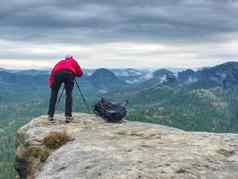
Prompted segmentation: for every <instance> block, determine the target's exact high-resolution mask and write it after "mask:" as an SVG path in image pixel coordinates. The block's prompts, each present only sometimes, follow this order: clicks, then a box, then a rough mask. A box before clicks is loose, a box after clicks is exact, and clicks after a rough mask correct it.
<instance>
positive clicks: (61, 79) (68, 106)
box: [48, 71, 75, 117]
mask: <svg viewBox="0 0 238 179" xmlns="http://www.w3.org/2000/svg"><path fill="white" fill-rule="evenodd" d="M74 79H75V76H74V75H73V74H72V73H71V72H69V71H61V72H59V73H58V74H56V76H55V81H54V83H53V85H52V87H51V96H50V101H49V111H48V115H49V116H50V117H53V116H54V113H55V105H56V102H57V97H58V93H59V89H60V87H61V84H62V83H64V88H65V91H66V101H65V116H72V105H73V97H72V92H73V88H74Z"/></svg>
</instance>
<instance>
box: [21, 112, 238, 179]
mask: <svg viewBox="0 0 238 179" xmlns="http://www.w3.org/2000/svg"><path fill="white" fill-rule="evenodd" d="M74 116H75V120H74V122H73V123H70V124H65V123H64V118H63V115H59V116H56V119H57V123H56V124H50V123H48V121H47V118H46V116H42V117H39V118H36V119H33V120H32V121H31V122H30V123H29V124H27V125H25V126H23V127H22V128H20V129H19V130H18V132H17V152H16V168H17V170H18V172H19V174H20V176H21V178H27V179H33V178H34V179H35V178H36V179H97V178H98V179H99V178H100V179H156V178H157V179H203V178H204V179H220V178H222V179H223V178H224V179H233V178H234V179H235V178H238V135H235V134H213V133H195V132H185V131H182V130H178V129H174V128H169V127H165V126H160V125H155V124H148V123H140V122H124V123H121V124H111V123H105V122H104V121H103V120H102V119H100V118H97V117H95V116H93V115H87V114H75V115H74Z"/></svg>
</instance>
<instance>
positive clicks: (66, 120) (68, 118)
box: [65, 116, 73, 123]
mask: <svg viewBox="0 0 238 179" xmlns="http://www.w3.org/2000/svg"><path fill="white" fill-rule="evenodd" d="M72 121H73V117H72V116H65V122H66V123H70V122H72Z"/></svg>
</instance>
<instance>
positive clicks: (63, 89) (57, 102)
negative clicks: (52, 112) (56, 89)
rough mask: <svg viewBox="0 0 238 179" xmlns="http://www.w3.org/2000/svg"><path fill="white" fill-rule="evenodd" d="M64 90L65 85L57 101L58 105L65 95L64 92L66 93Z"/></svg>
mask: <svg viewBox="0 0 238 179" xmlns="http://www.w3.org/2000/svg"><path fill="white" fill-rule="evenodd" d="M64 90H65V87H63V89H62V91H61V94H60V97H59V99H58V102H57V106H58V105H59V103H60V101H61V98H62V96H63V94H64Z"/></svg>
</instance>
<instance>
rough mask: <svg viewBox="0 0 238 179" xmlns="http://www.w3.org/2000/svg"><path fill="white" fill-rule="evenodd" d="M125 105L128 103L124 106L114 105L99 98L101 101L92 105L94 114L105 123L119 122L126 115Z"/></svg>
mask: <svg viewBox="0 0 238 179" xmlns="http://www.w3.org/2000/svg"><path fill="white" fill-rule="evenodd" d="M127 103H128V102H126V103H125V104H115V103H111V102H109V101H108V100H106V99H105V98H101V100H100V101H98V102H97V103H96V104H95V105H94V112H95V113H96V114H97V115H99V116H101V117H102V118H103V119H105V120H106V121H107V122H121V121H122V119H123V118H124V117H126V115H127V109H126V105H127Z"/></svg>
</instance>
